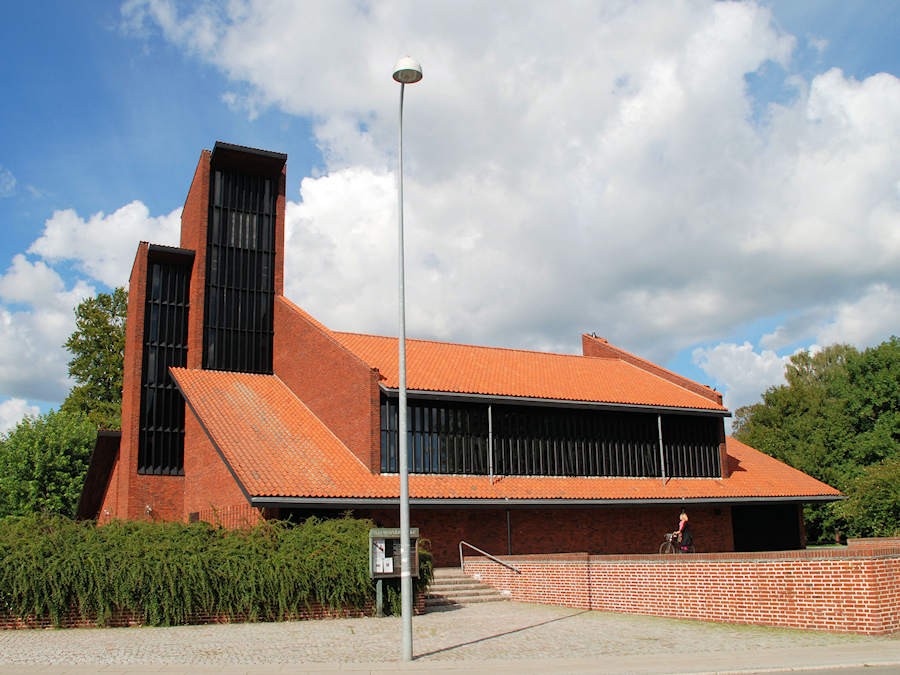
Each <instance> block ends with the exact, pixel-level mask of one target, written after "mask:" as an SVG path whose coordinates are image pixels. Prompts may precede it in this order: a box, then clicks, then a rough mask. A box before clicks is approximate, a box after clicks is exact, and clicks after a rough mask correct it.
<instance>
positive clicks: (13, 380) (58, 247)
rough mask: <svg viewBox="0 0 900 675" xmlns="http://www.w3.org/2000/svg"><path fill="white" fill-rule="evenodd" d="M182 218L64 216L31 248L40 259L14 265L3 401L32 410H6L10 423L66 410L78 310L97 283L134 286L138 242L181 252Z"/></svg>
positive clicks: (2, 299) (136, 211) (134, 212)
mask: <svg viewBox="0 0 900 675" xmlns="http://www.w3.org/2000/svg"><path fill="white" fill-rule="evenodd" d="M180 214H181V210H180V209H178V210H176V211H173V212H172V213H170V214H169V215H167V216H159V217H151V216H150V215H149V212H148V210H147V207H146V206H144V205H143V204H142V203H140V202H133V203H131V204H128V205H127V206H124V207H122V208H121V209H119V210H117V211H116V212H115V213H112V214H110V215H108V216H105V215H104V214H102V213H97V214H94V215H93V216H91V217H89V218H88V219H87V220H85V219H83V218H80V217H79V216H78V215H77V214H76V213H75V212H74V211H72V210H67V211H57V212H55V213H54V214H53V217H52V218H50V219H49V220H47V222H46V224H45V227H44V231H43V233H42V235H41V236H40V237H39V238H38V239H37V240H36V241H35V242H34V243H33V244H32V245H31V247H30V248H29V249H28V254H31V255H32V256H34V257H37V256H39V257H40V259H38V260H33V261H32V260H29V259H28V257H26V255H25V254H18V255H16V256H15V257H14V258H13V260H12V264H11V265H10V267H9V268H8V269H7V270H6V272H5V273H4V274H2V275H0V344H2V345H3V349H2V350H0V396H4V397H11V398H10V400H11V401H23V402H24V403H22V404H19V403H10V401H6V403H4V404H0V405H3V406H5V407H3V408H2V413H0V414H2V415H3V417H2V418H0V419H2V420H3V423H4V424H15V422H17V421H18V419H19V418H20V417H21V415H24V414H26V413H27V412H28V411H30V410H32V408H34V406H33V405H26V404H27V403H28V402H35V401H41V402H47V403H50V404H59V403H60V402H61V401H62V400H63V399H64V398H65V396H66V394H67V393H68V390H69V388H70V387H71V382H70V381H69V379H68V366H67V364H68V361H69V359H70V355H69V354H68V352H66V351H65V349H63V347H62V345H63V344H64V343H65V341H66V340H67V339H68V337H69V335H71V334H72V331H74V330H75V313H74V309H75V307H77V306H78V304H79V303H80V302H81V301H82V300H84V299H85V298H88V297H91V296H93V295H96V293H97V288H96V287H95V283H96V282H100V283H102V284H104V285H106V286H107V287H110V288H112V287H115V286H125V285H127V283H128V276H129V274H130V272H131V266H132V263H133V261H134V254H135V251H136V249H137V245H138V242H140V241H147V240H149V241H153V242H154V243H160V244H170V245H172V244H174V245H177V244H178V237H179V225H180ZM72 268H74V279H72V280H71V281H69V282H68V283H67V282H66V281H65V280H64V279H63V274H62V273H65V274H66V276H69V277H71V276H73V275H72V272H73V269H72ZM17 411H18V412H17ZM19 413H21V414H20V415H19V418H17V417H16V415H17V414H19Z"/></svg>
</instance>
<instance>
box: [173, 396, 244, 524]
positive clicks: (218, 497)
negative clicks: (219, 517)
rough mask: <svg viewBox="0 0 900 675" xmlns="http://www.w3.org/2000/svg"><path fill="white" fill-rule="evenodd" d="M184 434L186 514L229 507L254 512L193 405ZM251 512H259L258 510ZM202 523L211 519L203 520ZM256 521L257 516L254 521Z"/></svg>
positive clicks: (189, 411)
mask: <svg viewBox="0 0 900 675" xmlns="http://www.w3.org/2000/svg"><path fill="white" fill-rule="evenodd" d="M184 431H185V437H184V447H185V449H186V451H185V454H184V474H185V476H184V478H185V499H184V502H185V503H184V510H185V512H186V513H194V512H197V511H214V510H220V511H221V510H223V509H226V508H231V509H234V508H246V509H252V507H251V506H250V504H249V502H248V500H247V497H246V496H245V495H244V493H243V492H242V491H241V489H240V487H239V486H238V483H237V482H236V481H235V479H234V476H232V474H231V471H229V469H228V466H227V465H226V464H225V461H224V460H223V459H222V457H221V456H220V455H219V453H218V452H217V451H216V449H215V447H214V446H213V444H212V441H210V440H209V436H207V435H206V432H205V431H204V430H203V427H202V426H201V425H200V422H199V421H198V420H197V417H196V416H195V415H194V412H193V411H192V410H191V408H190V406H188V407H187V411H186V414H185V429H184ZM252 510H253V511H256V512H258V509H252ZM247 513H249V511H248V512H247ZM201 520H208V519H207V518H201ZM256 520H258V517H257V518H256V519H254V520H253V522H256ZM209 522H215V520H210V521H209ZM236 527H243V525H237V526H236Z"/></svg>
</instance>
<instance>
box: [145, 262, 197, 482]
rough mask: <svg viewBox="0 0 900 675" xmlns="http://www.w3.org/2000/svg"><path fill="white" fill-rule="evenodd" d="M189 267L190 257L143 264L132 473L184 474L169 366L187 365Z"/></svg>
mask: <svg viewBox="0 0 900 675" xmlns="http://www.w3.org/2000/svg"><path fill="white" fill-rule="evenodd" d="M185 257H187V256H185ZM192 262H193V258H192V256H191V257H190V259H189V261H186V262H173V261H157V262H153V261H152V260H151V262H150V265H149V270H148V272H149V273H148V275H147V277H148V278H147V295H146V301H145V304H144V344H143V355H142V359H143V367H142V368H141V373H142V375H141V412H140V419H141V426H140V436H139V439H138V473H143V474H163V475H184V400H183V399H182V397H181V394H180V392H179V391H178V390H177V389H176V387H175V382H174V381H173V380H172V377H171V376H170V375H169V367H170V366H171V367H176V368H178V367H184V366H186V365H187V333H188V309H189V307H188V301H189V297H190V283H191V265H192Z"/></svg>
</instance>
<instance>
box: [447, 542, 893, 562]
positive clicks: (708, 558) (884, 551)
mask: <svg viewBox="0 0 900 675" xmlns="http://www.w3.org/2000/svg"><path fill="white" fill-rule="evenodd" d="M896 557H900V540H897V544H893V543H892V542H886V543H882V542H881V540H873V544H872V545H867V546H862V545H857V546H847V547H842V548H824V549H798V550H793V551H762V552H752V553H750V552H748V553H743V552H734V551H733V552H723V553H689V554H677V553H672V554H658V553H638V554H622V555H590V554H588V553H583V552H579V553H555V554H544V555H540V554H538V555H506V556H497V558H499V559H500V560H503V561H504V562H508V563H510V564H513V565H518V564H521V565H528V564H540V563H558V564H567V563H570V564H571V563H577V564H584V563H586V562H590V563H595V564H612V563H641V564H647V563H665V564H671V563H680V564H685V563H692V562H693V563H702V562H758V563H766V562H774V561H780V560H790V561H800V560H822V559H842V558H850V559H877V558H896ZM464 559H465V560H467V561H469V560H471V561H473V562H474V561H484V560H488V559H487V558H485V557H484V556H465V557H464Z"/></svg>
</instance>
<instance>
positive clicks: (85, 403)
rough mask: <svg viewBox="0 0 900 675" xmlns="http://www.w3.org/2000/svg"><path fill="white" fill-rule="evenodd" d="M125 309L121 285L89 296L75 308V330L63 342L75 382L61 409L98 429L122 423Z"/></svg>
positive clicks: (113, 427) (125, 300)
mask: <svg viewBox="0 0 900 675" xmlns="http://www.w3.org/2000/svg"><path fill="white" fill-rule="evenodd" d="M127 310H128V293H127V292H126V291H125V289H124V288H122V287H119V288H117V289H115V290H114V291H113V292H112V293H111V294H109V293H100V294H99V295H98V296H97V297H96V298H88V299H87V300H85V301H84V302H82V303H81V304H80V305H78V307H77V308H76V309H75V326H76V329H75V332H74V333H72V335H71V336H70V337H69V339H68V340H67V341H66V344H65V345H63V346H64V347H65V348H66V349H67V350H68V351H69V352H70V353H71V354H72V355H73V358H72V360H71V361H69V375H70V376H71V377H72V378H74V380H75V381H76V382H77V383H78V384H77V385H75V386H74V387H72V390H71V391H70V392H69V395H68V396H67V397H66V400H65V401H63V404H62V409H63V410H65V411H68V412H73V413H76V412H77V413H84V414H85V415H86V416H87V417H88V419H90V420H91V421H92V422H93V423H94V425H95V427H97V428H100V429H119V428H120V427H121V424H122V422H121V420H122V375H123V371H124V364H125V317H126V314H127Z"/></svg>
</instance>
